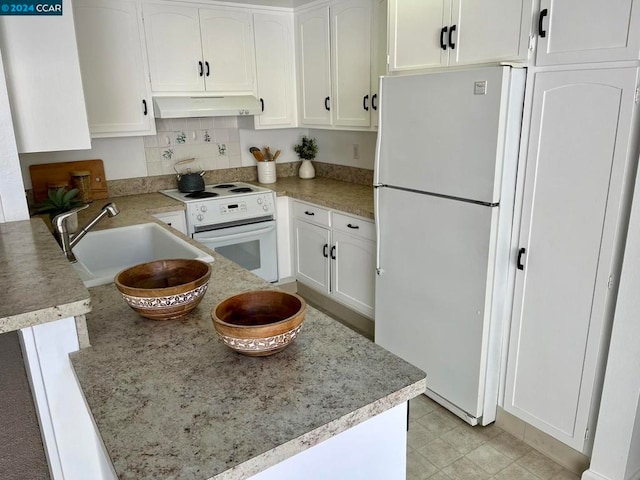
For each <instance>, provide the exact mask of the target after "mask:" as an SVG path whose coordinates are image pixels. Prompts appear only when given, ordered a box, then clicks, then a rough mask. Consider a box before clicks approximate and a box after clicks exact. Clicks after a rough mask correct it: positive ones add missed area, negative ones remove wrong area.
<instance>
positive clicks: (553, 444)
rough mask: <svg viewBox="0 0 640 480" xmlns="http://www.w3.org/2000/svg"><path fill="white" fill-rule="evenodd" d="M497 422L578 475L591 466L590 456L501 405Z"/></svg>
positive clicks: (602, 479)
mask: <svg viewBox="0 0 640 480" xmlns="http://www.w3.org/2000/svg"><path fill="white" fill-rule="evenodd" d="M495 424H496V426H498V427H500V428H502V429H503V430H504V431H506V432H508V433H510V434H511V435H513V436H514V437H516V438H518V439H519V440H522V441H523V442H524V443H526V444H527V445H529V446H531V447H533V448H535V449H536V450H538V451H539V452H541V453H543V454H545V455H546V456H547V457H549V458H551V459H552V460H554V461H555V462H556V463H559V464H560V465H562V466H563V467H564V468H566V469H567V470H569V471H570V472H573V473H575V474H576V475H582V473H583V472H585V470H587V469H588V468H589V462H590V458H589V457H587V456H586V455H584V454H582V453H580V452H578V451H577V450H574V449H573V448H571V447H569V446H568V445H565V444H564V443H562V442H561V441H559V440H557V439H555V438H553V437H552V436H551V435H549V434H547V433H544V432H543V431H541V430H538V429H537V428H536V427H534V426H532V425H529V424H528V423H527V422H525V421H524V420H521V419H519V418H518V417H516V416H514V415H512V414H510V413H509V412H506V411H505V410H503V409H502V408H500V407H498V414H497V417H496V423H495ZM585 474H586V472H585ZM584 478H585V477H583V480H584ZM591 478H592V480H598V479H600V480H608V479H604V478H603V477H591Z"/></svg>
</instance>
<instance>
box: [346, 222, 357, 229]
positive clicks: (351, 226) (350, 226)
mask: <svg viewBox="0 0 640 480" xmlns="http://www.w3.org/2000/svg"><path fill="white" fill-rule="evenodd" d="M347 227H349V228H353V229H354V230H358V229H359V228H360V226H359V225H351V224H350V223H347Z"/></svg>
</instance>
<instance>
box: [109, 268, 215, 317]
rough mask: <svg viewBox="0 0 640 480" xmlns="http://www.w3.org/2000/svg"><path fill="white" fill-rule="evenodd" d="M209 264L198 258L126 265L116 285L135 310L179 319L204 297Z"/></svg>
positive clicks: (147, 314)
mask: <svg viewBox="0 0 640 480" xmlns="http://www.w3.org/2000/svg"><path fill="white" fill-rule="evenodd" d="M209 277H211V266H210V265H209V264H208V263H205V262H201V261H200V260H188V259H174V260H157V261H155V262H148V263H141V264H139V265H135V266H133V267H129V268H127V269H125V270H123V271H121V272H120V273H118V275H116V278H115V284H116V287H117V289H118V290H119V291H120V293H121V294H122V296H123V297H124V299H125V301H126V302H127V303H128V304H129V306H130V307H131V308H133V309H134V310H135V311H136V312H137V313H139V314H140V315H142V316H143V317H146V318H150V319H152V320H170V319H173V318H179V317H182V316H184V315H186V314H187V313H189V312H190V311H191V310H193V309H194V308H195V307H196V306H197V305H198V304H199V303H200V301H201V300H202V298H203V297H204V294H205V292H206V291H207V286H208V285H209Z"/></svg>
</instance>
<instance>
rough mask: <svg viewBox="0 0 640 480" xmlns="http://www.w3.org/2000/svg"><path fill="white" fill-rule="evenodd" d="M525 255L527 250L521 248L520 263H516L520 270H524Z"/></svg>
mask: <svg viewBox="0 0 640 480" xmlns="http://www.w3.org/2000/svg"><path fill="white" fill-rule="evenodd" d="M525 253H527V250H526V249H525V248H521V249H520V250H518V261H517V262H516V265H517V267H518V270H524V264H523V263H522V256H523V255H524V254H525Z"/></svg>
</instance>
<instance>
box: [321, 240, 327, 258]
mask: <svg viewBox="0 0 640 480" xmlns="http://www.w3.org/2000/svg"><path fill="white" fill-rule="evenodd" d="M328 248H329V245H328V244H326V243H325V244H324V245H323V246H322V256H323V257H324V258H329V255H328V254H327V249H328Z"/></svg>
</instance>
